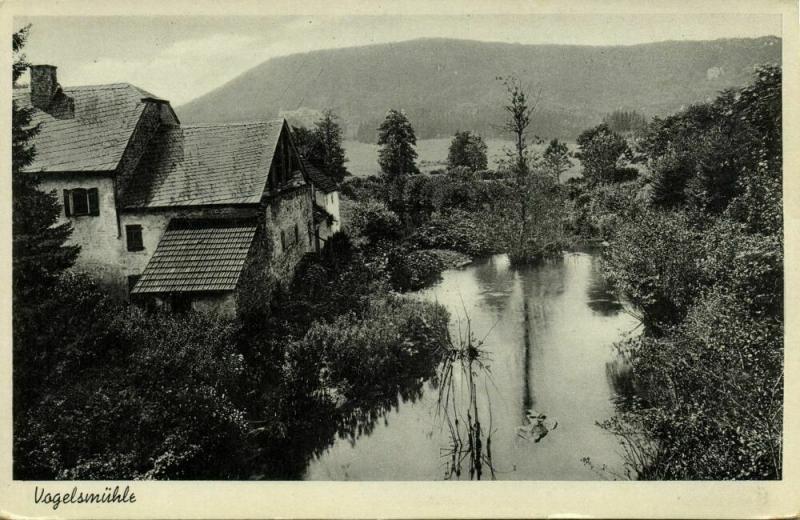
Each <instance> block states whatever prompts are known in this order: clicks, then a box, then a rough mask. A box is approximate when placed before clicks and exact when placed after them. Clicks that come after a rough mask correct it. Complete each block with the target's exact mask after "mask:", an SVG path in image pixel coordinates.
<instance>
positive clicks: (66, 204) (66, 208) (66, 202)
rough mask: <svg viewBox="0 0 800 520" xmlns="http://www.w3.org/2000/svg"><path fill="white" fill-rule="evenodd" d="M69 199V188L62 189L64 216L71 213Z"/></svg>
mask: <svg viewBox="0 0 800 520" xmlns="http://www.w3.org/2000/svg"><path fill="white" fill-rule="evenodd" d="M69 199H70V196H69V190H64V216H65V217H69V216H70V215H72V212H71V211H70V210H69V206H70V200H69Z"/></svg>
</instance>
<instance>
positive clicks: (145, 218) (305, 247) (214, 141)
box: [14, 65, 338, 314]
mask: <svg viewBox="0 0 800 520" xmlns="http://www.w3.org/2000/svg"><path fill="white" fill-rule="evenodd" d="M14 100H15V101H16V102H17V103H19V104H20V105H27V106H32V107H34V108H35V110H34V115H33V120H32V124H39V125H40V132H39V134H38V135H37V136H36V139H35V142H34V144H35V146H36V156H35V158H34V162H33V163H32V164H30V165H29V166H27V167H26V168H25V170H24V171H25V172H26V173H32V174H37V175H38V176H39V178H40V179H41V185H40V189H42V190H44V191H55V192H56V193H57V194H58V195H59V197H60V198H61V199H62V200H63V213H62V215H61V220H60V221H61V222H63V221H65V220H68V221H70V222H71V223H72V227H73V234H72V237H71V239H70V240H71V242H72V243H75V244H78V245H80V246H81V252H80V255H79V257H78V259H77V261H76V265H75V269H77V270H80V271H84V272H88V273H89V274H91V275H92V276H94V277H95V278H97V279H98V280H99V281H100V283H101V284H103V285H104V286H105V287H106V288H107V289H108V291H109V292H110V293H111V294H113V295H115V296H117V297H118V298H128V297H130V298H132V299H137V300H148V301H151V302H154V303H155V304H157V305H161V306H166V307H168V308H175V309H185V308H192V309H197V310H205V309H215V310H217V311H220V312H223V313H225V314H234V313H235V312H236V309H237V305H238V301H239V296H240V293H241V290H242V287H243V286H245V285H246V284H247V283H248V279H249V278H253V277H261V276H268V277H271V278H273V279H276V280H277V281H278V282H279V283H286V282H288V280H290V279H291V277H292V275H293V273H294V268H295V266H296V265H297V263H298V261H299V260H300V258H302V256H303V255H304V254H306V253H308V252H312V251H314V250H315V249H318V247H319V243H320V239H319V238H317V237H318V236H319V234H320V232H322V233H324V234H327V233H329V232H330V231H329V229H327V228H324V229H322V230H320V225H319V224H318V221H319V219H316V220H315V218H314V206H315V204H314V201H315V199H317V198H319V196H320V195H318V194H317V192H318V191H319V192H322V193H329V192H326V191H325V190H329V189H330V186H329V184H326V183H325V181H326V179H325V178H324V176H322V177H317V178H316V182H318V183H321V184H325V186H324V187H322V186H321V187H320V189H319V190H318V189H317V188H316V186H315V184H314V180H313V179H311V177H310V176H309V174H308V172H307V171H306V169H305V165H304V164H303V161H302V159H301V158H300V156H299V154H298V153H297V150H296V148H295V146H294V144H293V142H292V136H291V131H290V129H289V126H288V125H287V123H286V121H284V120H282V119H281V120H274V121H268V122H260V121H259V122H245V123H230V124H213V125H181V123H180V121H179V120H178V117H177V116H176V114H175V112H174V111H173V110H172V108H171V106H170V104H169V102H168V101H166V100H164V99H160V98H157V97H155V96H153V95H152V94H150V93H148V92H146V91H144V90H142V89H140V88H137V87H135V86H133V85H129V84H126V83H120V84H110V85H93V86H80V87H64V88H62V87H61V86H60V85H59V84H58V81H57V77H56V67H53V66H50V65H35V66H31V83H30V88H29V89H15V92H14ZM317 173H318V172H317ZM320 175H321V174H320ZM315 176H316V174H315ZM323 200H324V197H323ZM336 216H337V219H338V212H337V215H336Z"/></svg>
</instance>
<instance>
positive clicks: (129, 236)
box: [125, 224, 144, 251]
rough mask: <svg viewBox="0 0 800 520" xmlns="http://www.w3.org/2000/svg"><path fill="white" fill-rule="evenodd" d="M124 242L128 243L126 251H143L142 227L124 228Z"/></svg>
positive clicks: (131, 226)
mask: <svg viewBox="0 0 800 520" xmlns="http://www.w3.org/2000/svg"><path fill="white" fill-rule="evenodd" d="M125 240H126V242H127V243H128V251H141V250H143V249H144V243H143V242H142V226H140V225H138V224H136V225H130V226H125Z"/></svg>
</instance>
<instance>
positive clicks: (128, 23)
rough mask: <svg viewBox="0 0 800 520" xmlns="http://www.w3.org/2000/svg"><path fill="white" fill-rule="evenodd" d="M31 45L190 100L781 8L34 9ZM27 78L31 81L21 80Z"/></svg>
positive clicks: (749, 24) (709, 33)
mask: <svg viewBox="0 0 800 520" xmlns="http://www.w3.org/2000/svg"><path fill="white" fill-rule="evenodd" d="M28 23H32V24H33V27H32V30H31V35H30V39H29V41H28V44H27V45H26V48H25V53H26V55H27V57H28V60H29V61H30V62H31V63H47V64H51V65H56V66H57V67H58V78H59V82H60V83H61V84H62V85H66V86H70V85H88V84H98V83H114V82H128V83H133V84H135V85H138V86H140V87H142V88H144V89H146V90H149V91H151V92H152V93H154V94H155V95H157V96H161V97H163V98H166V99H169V100H170V101H172V103H173V104H175V105H179V104H182V103H185V102H187V101H189V100H191V99H193V98H195V97H197V96H200V95H202V94H204V93H206V92H209V91H210V90H213V89H214V88H216V87H219V86H220V85H222V84H224V83H225V82H227V81H229V80H230V79H232V78H234V77H235V76H237V75H239V74H241V73H242V72H244V71H246V70H247V69H249V68H251V67H253V66H255V65H258V64H259V63H261V62H263V61H265V60H267V59H269V58H272V57H275V56H281V55H286V54H294V53H298V52H306V51H310V50H318V49H326V48H333V47H350V46H356V45H368V44H372V43H385V42H395V41H402V40H410V39H415V38H426V37H445V38H460V39H472V40H483V41H501V42H509V43H530V44H536V43H557V44H576V45H632V44H637V43H647V42H654V41H664V40H707V39H716V38H733V37H757V36H765V35H775V36H780V27H781V26H780V23H781V20H780V16H779V15H753V14H747V15H730V14H726V15H701V16H698V15H697V14H693V15H664V14H661V15H630V16H616V15H613V16H612V15H597V14H591V15H541V14H540V15H524V16H520V15H513V16H487V15H479V16H449V15H448V16H424V17H422V16H381V17H363V16H362V17H348V16H325V17H309V16H303V17H298V16H283V17H252V16H250V17H187V16H181V17H131V16H128V17H102V18H101V17H91V18H90V17H80V18H78V17H73V18H65V17H60V18H56V17H35V18H16V19H15V20H14V26H15V27H14V28H15V29H17V28H19V27H22V26H23V25H25V24H28ZM23 81H25V80H24V79H23Z"/></svg>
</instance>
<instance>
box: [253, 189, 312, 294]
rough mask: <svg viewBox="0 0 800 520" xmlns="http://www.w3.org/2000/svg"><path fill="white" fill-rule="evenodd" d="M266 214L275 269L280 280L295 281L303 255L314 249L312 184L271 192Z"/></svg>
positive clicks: (281, 281) (273, 267)
mask: <svg viewBox="0 0 800 520" xmlns="http://www.w3.org/2000/svg"><path fill="white" fill-rule="evenodd" d="M265 215H266V219H265V227H266V230H267V232H268V233H269V239H270V240H271V243H272V244H271V245H272V252H273V253H272V270H273V272H274V274H275V276H276V277H277V279H278V281H279V282H280V283H282V284H286V283H288V282H289V281H291V278H292V275H293V274H294V268H295V267H296V266H297V263H298V262H299V261H300V259H301V258H302V257H303V255H304V254H306V253H308V252H311V251H314V236H313V214H312V207H311V188H310V186H308V185H306V186H301V187H299V188H295V189H293V190H287V191H283V192H281V193H279V194H277V195H273V196H271V197H270V198H269V199H267V202H266V208H265ZM295 226H297V236H295ZM281 232H283V236H284V238H285V240H283V241H281Z"/></svg>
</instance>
